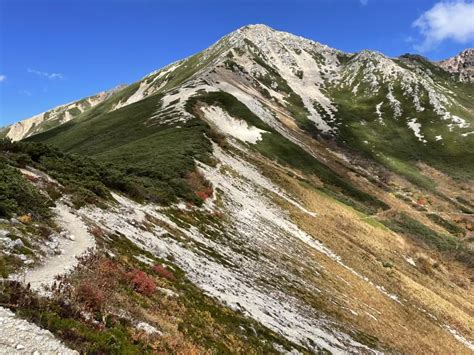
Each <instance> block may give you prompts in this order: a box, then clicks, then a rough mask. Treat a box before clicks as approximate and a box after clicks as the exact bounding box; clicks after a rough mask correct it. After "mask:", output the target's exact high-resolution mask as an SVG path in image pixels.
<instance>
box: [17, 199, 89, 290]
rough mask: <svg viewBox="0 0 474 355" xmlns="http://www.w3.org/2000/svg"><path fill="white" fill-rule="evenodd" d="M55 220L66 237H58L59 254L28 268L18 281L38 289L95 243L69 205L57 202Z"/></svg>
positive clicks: (74, 262)
mask: <svg viewBox="0 0 474 355" xmlns="http://www.w3.org/2000/svg"><path fill="white" fill-rule="evenodd" d="M54 213H55V214H56V216H57V217H56V221H57V223H58V224H59V225H60V227H61V228H62V229H63V230H64V231H65V232H66V233H67V234H66V236H67V237H66V238H64V237H63V238H60V242H59V245H60V246H59V247H60V249H61V250H62V253H61V254H60V255H55V256H52V257H50V258H48V259H47V260H46V261H45V263H44V264H43V265H41V266H39V267H37V268H35V269H32V270H28V271H27V272H25V273H24V274H22V275H20V276H19V277H18V279H19V280H20V281H23V282H25V283H26V284H27V283H29V284H30V285H31V288H33V289H35V290H38V291H40V290H41V286H42V285H43V284H44V285H50V284H52V283H53V282H54V279H55V277H56V276H57V275H62V274H64V273H67V272H68V271H70V270H71V269H73V268H74V267H75V266H76V265H77V258H76V256H80V255H82V254H84V253H85V252H86V251H87V250H88V249H89V248H93V247H94V245H95V242H94V237H93V236H92V235H90V234H89V232H88V231H87V226H86V225H85V224H84V222H83V221H82V220H81V219H80V218H79V217H78V216H77V215H75V214H73V213H72V210H71V208H70V207H68V206H66V205H65V204H62V203H58V204H57V206H56V207H55V208H54Z"/></svg>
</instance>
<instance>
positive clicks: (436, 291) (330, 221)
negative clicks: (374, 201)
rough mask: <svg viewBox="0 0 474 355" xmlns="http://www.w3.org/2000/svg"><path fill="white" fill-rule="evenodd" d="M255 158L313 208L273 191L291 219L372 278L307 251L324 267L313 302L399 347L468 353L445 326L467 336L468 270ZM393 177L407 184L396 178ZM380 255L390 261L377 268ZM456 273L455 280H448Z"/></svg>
mask: <svg viewBox="0 0 474 355" xmlns="http://www.w3.org/2000/svg"><path fill="white" fill-rule="evenodd" d="M258 164H259V166H260V168H262V170H263V171H264V173H265V174H266V175H267V176H268V177H271V179H272V180H273V182H275V183H277V184H278V185H280V186H281V187H282V188H283V189H284V190H286V191H290V192H291V193H292V194H293V195H294V196H297V197H298V199H299V200H300V201H302V202H303V205H304V206H305V207H306V208H307V209H308V210H310V211H313V212H316V213H317V214H318V215H317V217H311V216H309V215H308V214H305V213H303V212H302V211H301V210H299V209H298V208H296V207H295V206H293V205H291V204H289V203H287V202H286V201H283V200H282V199H279V198H277V197H275V200H276V201H277V202H278V203H279V204H280V205H281V206H282V207H284V208H285V209H286V210H287V211H288V212H289V213H290V215H291V217H292V219H293V220H294V221H295V222H296V223H297V224H298V225H299V226H300V227H301V228H302V229H303V230H305V231H307V232H308V233H309V234H311V235H312V236H314V237H316V238H317V239H318V240H320V241H321V242H323V243H324V244H325V245H326V246H328V247H329V248H330V249H331V250H333V251H334V252H335V253H336V254H338V255H339V256H341V258H342V261H343V263H344V264H345V265H347V266H349V267H350V268H352V269H354V270H356V271H357V273H359V274H360V275H364V276H366V277H367V278H368V279H369V280H370V281H371V282H372V283H373V284H372V285H371V284H370V283H369V282H367V281H365V280H364V279H362V278H361V277H359V276H357V275H356V274H355V273H353V272H351V271H350V270H348V269H347V268H344V267H343V266H342V265H340V264H338V263H336V262H334V261H333V260H330V259H329V258H327V257H324V256H322V255H321V254H320V253H318V252H316V251H314V252H312V254H313V256H312V257H313V258H314V259H315V260H317V263H318V264H320V265H321V266H322V267H324V270H325V273H324V278H319V279H318V278H311V279H310V281H311V282H312V283H314V284H315V286H316V287H318V288H319V289H322V290H327V292H322V294H318V295H317V297H318V302H317V305H318V306H319V307H320V308H321V309H322V310H323V311H324V312H326V313H328V314H330V315H332V316H334V317H336V318H337V319H339V320H341V321H342V322H344V323H346V324H348V325H350V326H352V327H354V328H356V329H359V330H362V331H364V332H366V333H368V334H371V335H374V336H376V337H377V338H378V339H379V340H380V341H381V342H382V343H383V344H386V345H388V346H389V347H392V348H393V349H397V350H399V351H402V352H404V353H437V354H468V353H471V352H470V350H469V349H468V348H467V347H466V346H464V345H463V344H461V343H460V342H459V341H458V340H456V339H455V338H454V337H453V336H452V335H451V334H450V333H449V332H448V331H447V330H446V329H445V328H444V326H445V325H449V326H451V327H453V328H454V329H456V330H458V331H459V332H460V333H461V334H463V335H464V336H465V337H466V338H468V339H471V340H472V339H474V292H473V288H472V285H471V282H470V280H469V277H470V276H471V277H472V270H469V269H467V267H465V266H464V265H463V264H460V263H457V262H453V261H452V260H448V259H445V258H444V256H443V255H441V254H439V253H437V252H434V251H429V250H426V249H422V248H421V247H420V246H417V245H415V244H413V242H412V241H410V240H409V239H406V238H404V237H403V236H400V235H397V234H396V233H394V232H391V231H390V230H388V229H387V228H385V227H384V226H382V225H380V224H378V223H377V221H376V220H375V219H372V218H366V217H364V216H361V214H360V213H359V212H357V211H355V210H353V209H352V208H350V207H348V206H345V205H343V204H342V203H339V202H338V201H335V200H334V199H332V198H330V197H328V196H326V195H324V194H323V193H320V192H318V191H316V190H314V189H311V188H310V187H308V186H304V185H302V184H301V183H300V182H299V181H298V180H296V179H294V178H292V177H290V176H289V175H288V174H287V169H286V168H283V167H280V166H277V165H275V164H274V163H272V162H268V161H265V160H263V159H261V160H259V162H258ZM354 179H356V178H354ZM357 179H359V182H358V185H359V186H364V190H365V191H369V192H371V193H372V194H374V195H376V196H378V197H379V198H380V199H382V200H383V201H384V202H386V203H387V204H389V205H390V206H391V208H392V209H393V210H394V211H397V212H400V211H403V212H405V213H407V214H408V215H411V216H413V217H414V218H416V219H418V220H421V221H422V223H424V224H426V225H427V226H429V227H430V228H432V229H434V230H437V231H444V229H442V228H441V227H439V226H438V225H436V224H434V223H433V222H432V221H431V220H430V219H428V218H427V217H426V216H425V215H424V214H422V213H419V211H417V210H415V209H414V208H413V207H412V206H410V205H409V204H407V203H406V202H404V201H402V200H400V199H398V198H396V197H395V196H393V195H392V194H388V193H387V192H385V191H382V190H380V189H379V188H378V187H376V186H374V185H373V184H370V183H369V182H368V181H367V180H366V179H365V178H363V177H358V178H357ZM397 182H398V183H401V184H403V186H404V187H406V188H412V189H414V187H413V186H411V185H410V184H409V183H408V182H406V181H404V180H403V179H398V181H397ZM452 189H457V187H453V188H452ZM429 197H430V200H432V201H433V202H432V203H433V204H434V205H435V206H437V207H438V206H440V207H443V208H444V209H445V210H448V211H449V210H452V206H449V204H445V203H444V201H443V200H440V199H439V197H437V196H431V195H430V196H429ZM388 213H390V212H388ZM407 257H411V258H413V259H414V260H415V262H418V263H419V265H417V267H413V266H412V265H410V264H409V263H408V262H407V261H406V258H407ZM423 261H425V263H423ZM387 262H390V264H389V265H391V266H390V267H384V263H387ZM433 265H436V267H433ZM456 279H457V280H458V281H459V282H454V281H456ZM374 285H378V286H382V287H384V288H385V289H386V290H387V292H390V293H391V294H396V295H397V296H398V298H399V299H400V302H401V303H397V302H396V301H394V300H392V299H390V298H389V297H387V296H386V295H385V294H383V293H382V292H380V291H379V290H378V289H377V288H376V287H375V286H374ZM460 285H462V287H461V286H460ZM309 302H310V301H309ZM335 303H336V304H335ZM350 310H352V311H353V312H356V313H357V315H355V314H353V313H352V312H350ZM369 313H370V314H371V315H372V316H374V317H375V318H377V320H375V319H374V318H373V317H372V316H370V315H369ZM420 349H423V350H420Z"/></svg>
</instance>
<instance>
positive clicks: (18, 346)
mask: <svg viewBox="0 0 474 355" xmlns="http://www.w3.org/2000/svg"><path fill="white" fill-rule="evenodd" d="M24 348H25V347H24V346H23V345H21V344H18V345H17V346H16V350H23V349H24Z"/></svg>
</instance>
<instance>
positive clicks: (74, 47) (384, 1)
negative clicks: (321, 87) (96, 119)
mask: <svg viewBox="0 0 474 355" xmlns="http://www.w3.org/2000/svg"><path fill="white" fill-rule="evenodd" d="M470 11H474V2H473V1H471V0H454V1H447V2H446V1H445V2H442V1H441V2H440V1H439V0H435V1H433V0H287V1H283V0H274V1H271V0H260V1H259V0H254V1H251V0H221V1H217V0H215V1H211V0H194V1H191V0H189V1H185V0H176V1H170V0H169V1H151V0H96V1H92V0H0V126H2V125H6V124H9V123H11V122H14V121H18V120H21V119H23V118H26V117H29V116H32V115H34V114H37V113H40V112H42V111H45V110H47V109H49V108H52V107H54V106H57V105H59V104H62V103H66V102H69V101H73V100H76V99H80V98H82V97H85V96H89V95H92V94H94V93H97V92H99V91H102V90H105V89H109V88H112V87H114V86H116V85H118V84H121V83H132V82H134V81H136V80H138V79H139V78H141V77H142V76H144V75H146V74H148V73H149V72H151V71H153V70H156V69H158V68H160V67H162V66H164V65H166V64H168V63H170V62H172V61H175V60H177V59H181V58H183V57H186V56H188V55H190V54H193V53H195V52H197V51H200V50H202V49H204V48H206V47H207V46H209V45H210V44H212V43H213V42H215V41H216V40H218V39H219V38H220V37H222V36H223V35H225V34H227V33H229V32H231V31H233V30H235V29H237V28H238V27H241V26H243V25H247V24H253V23H264V24H267V25H269V26H271V27H273V28H275V29H279V30H285V31H288V32H292V33H294V34H298V35H302V36H304V37H307V38H310V39H313V40H316V41H319V42H321V43H324V44H327V45H329V46H331V47H335V48H338V49H341V50H344V51H348V52H355V51H359V50H361V49H373V50H378V51H381V52H383V53H385V54H387V55H389V56H397V55H400V54H403V53H406V52H412V53H422V54H423V55H426V56H427V57H429V58H431V59H435V60H438V59H442V58H446V57H449V56H452V55H454V54H457V53H458V52H459V51H461V50H462V49H464V48H467V47H473V46H474V28H473V27H474V26H473V25H472V24H473V23H474V21H472V19H473V18H474V16H471V14H472V12H470Z"/></svg>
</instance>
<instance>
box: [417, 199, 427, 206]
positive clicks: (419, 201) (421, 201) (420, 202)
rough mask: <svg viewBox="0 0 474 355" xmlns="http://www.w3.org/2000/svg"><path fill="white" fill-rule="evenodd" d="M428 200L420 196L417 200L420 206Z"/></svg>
mask: <svg viewBox="0 0 474 355" xmlns="http://www.w3.org/2000/svg"><path fill="white" fill-rule="evenodd" d="M426 202H427V201H426V199H425V198H424V197H420V198H419V199H418V200H417V201H416V203H417V204H418V205H420V206H424V205H426Z"/></svg>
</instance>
